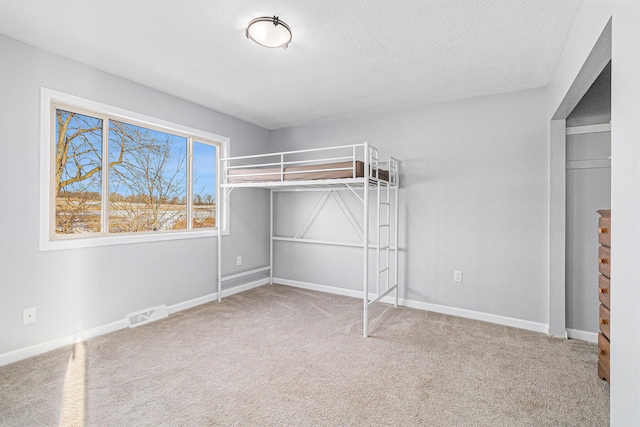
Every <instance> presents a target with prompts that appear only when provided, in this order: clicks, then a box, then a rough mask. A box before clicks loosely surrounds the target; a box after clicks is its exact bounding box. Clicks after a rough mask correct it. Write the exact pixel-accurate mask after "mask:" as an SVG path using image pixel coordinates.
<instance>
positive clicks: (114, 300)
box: [0, 36, 269, 354]
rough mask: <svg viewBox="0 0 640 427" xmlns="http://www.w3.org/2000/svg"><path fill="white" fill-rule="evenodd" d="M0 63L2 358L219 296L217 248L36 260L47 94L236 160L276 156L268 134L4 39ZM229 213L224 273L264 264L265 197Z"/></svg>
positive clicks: (153, 246) (187, 246)
mask: <svg viewBox="0 0 640 427" xmlns="http://www.w3.org/2000/svg"><path fill="white" fill-rule="evenodd" d="M0 57H1V58H2V61H0V93H1V96H0V100H1V101H0V150H1V152H2V168H0V177H1V182H3V185H2V186H0V200H2V204H3V206H2V208H1V216H0V219H1V220H0V259H1V264H2V267H1V268H0V354H2V353H5V352H8V351H11V350H15V349H20V348H24V347H27V346H30V345H34V344H38V343H42V342H45V341H48V340H52V339H56V338H60V337H63V336H66V335H69V334H73V333H76V332H78V331H82V330H87V329H90V328H94V327H98V326H102V325H105V324H108V323H110V322H114V321H117V320H121V319H123V318H124V317H125V315H126V314H127V313H130V312H133V311H137V310H141V309H144V308H147V307H151V306H155V305H159V304H167V305H170V304H176V303H180V302H184V301H188V300H190V299H193V298H197V297H201V296H204V295H207V294H211V293H213V292H215V290H216V274H217V273H216V270H217V268H216V256H217V255H216V253H217V249H216V238H201V239H190V240H176V241H167V242H157V243H140V244H133V245H118V246H107V247H97V248H88V249H78V250H60V251H48V252H39V250H38V232H39V230H38V225H39V213H38V212H39V202H40V195H39V156H40V152H39V150H40V148H39V147H40V88H41V87H47V88H50V89H54V90H58V91H61V92H65V93H69V94H72V95H77V96H80V97H83V98H87V99H90V100H93V101H98V102H102V103H106V104H109V105H113V106H116V107H119V108H124V109H127V110H130V111H134V112H137V113H141V114H146V115H149V116H152V117H156V118H159V119H164V120H169V121H172V122H175V123H179V124H182V125H185V126H190V127H193V128H197V129H202V130H204V131H209V132H213V133H216V134H219V135H224V136H227V137H229V138H231V151H232V154H234V155H241V154H248V153H255V152H265V151H268V149H269V131H268V130H265V129H262V128H259V127H256V126H253V125H250V124H247V123H244V122H242V121H239V120H237V119H234V118H231V117H228V116H225V115H222V114H219V113H217V112H215V111H211V110H208V109H206V108H203V107H200V106H197V105H194V104H191V103H188V102H185V101H183V100H180V99H178V98H175V97H171V96H168V95H166V94H163V93H160V92H157V91H155V90H151V89H149V88H147V87H144V86H141V85H138V84H135V83H132V82H130V81H127V80H123V79H121V78H118V77H115V76H112V75H109V74H106V73H103V72H100V71H97V70H95V69H93V68H90V67H87V66H85V65H82V64H79V63H76V62H73V61H69V60H67V59H64V58H62V57H60V56H57V55H53V54H50V53H47V52H44V51H42V50H39V49H36V48H34V47H31V46H28V45H25V44H23V43H20V42H17V41H15V40H13V39H10V38H7V37H4V36H0ZM231 206H232V209H233V213H232V217H233V221H232V223H231V231H232V234H231V236H230V237H225V238H224V242H225V251H224V259H225V264H224V265H225V266H228V268H225V269H224V270H226V271H225V274H231V273H234V272H237V271H239V270H240V269H246V270H249V269H251V268H256V267H261V266H264V265H267V264H268V262H269V256H268V233H269V232H268V230H269V227H268V216H267V215H268V195H267V194H266V192H264V191H259V190H256V191H247V192H243V193H241V194H240V193H239V194H237V195H234V199H233V200H232V205H231ZM248 206H250V209H247V207H248ZM236 255H242V256H243V266H242V267H236V266H235V256H236ZM27 307H36V308H37V323H35V324H30V325H26V326H23V325H22V310H23V309H24V308H27Z"/></svg>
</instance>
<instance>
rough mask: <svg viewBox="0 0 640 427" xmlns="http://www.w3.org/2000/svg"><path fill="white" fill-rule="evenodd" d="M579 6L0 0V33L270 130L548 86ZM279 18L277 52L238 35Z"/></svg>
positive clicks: (352, 0) (478, 1) (556, 1)
mask: <svg viewBox="0 0 640 427" xmlns="http://www.w3.org/2000/svg"><path fill="white" fill-rule="evenodd" d="M581 3H582V0H451V1H442V0H402V1H386V0H379V1H373V0H349V1H344V0H322V1H318V0H314V1H310V0H273V1H271V2H268V5H267V2H264V1H258V0H233V1H215V0H136V1H131V0H109V1H98V0H28V1H26V0H2V1H1V2H0V33H2V34H5V35H7V36H9V37H12V38H15V39H18V40H21V41H24V42H26V43H29V44H32V45H35V46H37V47H40V48H42V49H45V50H49V51H52V52H55V53H58V54H61V55H63V56H66V57H69V58H72V59H75V60H77V61H80V62H83V63H85V64H89V65H91V66H93V67H96V68H99V69H102V70H104V71H107V72H109V73H112V74H115V75H118V76H122V77H125V78H127V79H130V80H133V81H136V82H140V83H142V84H144V85H147V86H150V87H153V88H156V89H159V90H161V91H164V92H167V93H170V94H172V95H175V96H178V97H181V98H184V99H187V100H190V101H192V102H195V103H197V104H201V105H204V106H206V107H210V108H212V109H214V110H217V111H220V112H223V113H226V114H229V115H231V116H234V117H238V118H240V119H243V120H246V121H248V122H251V123H254V124H257V125H259V126H262V127H265V128H269V129H276V128H281V127H288V126H294V125H299V124H304V123H310V122H315V121H320V120H325V119H329V118H338V117H354V116H358V115H362V114H366V113H371V112H380V111H387V110H393V109H399V108H405V107H413V106H421V105H427V104H433V103H437V102H443V101H450V100H455V99H463V98H471V97H476V96H482V95H487V94H494V93H503V92H510V91H514V90H520V89H528V88H535V87H540V86H544V85H546V84H547V83H548V82H549V80H550V78H551V75H552V73H553V70H554V67H555V64H556V61H557V59H558V57H559V55H560V53H561V51H562V49H563V46H564V43H565V41H566V38H567V36H568V32H569V30H570V27H571V25H572V23H573V20H574V18H575V16H576V14H577V11H578V10H579V7H580V5H581ZM271 15H279V17H280V19H282V20H283V21H285V22H286V23H287V24H289V26H290V27H291V29H292V32H293V41H292V42H291V45H290V47H289V49H286V50H284V49H266V48H263V47H260V46H258V45H257V44H255V43H252V42H251V41H249V40H247V39H246V38H245V36H244V28H245V26H246V24H247V23H248V22H249V21H250V20H251V19H252V18H255V17H258V16H271Z"/></svg>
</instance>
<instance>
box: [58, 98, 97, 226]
mask: <svg viewBox="0 0 640 427" xmlns="http://www.w3.org/2000/svg"><path fill="white" fill-rule="evenodd" d="M101 172H102V120H101V119H98V118H95V117H90V116H86V115H83V114H78V113H72V112H69V111H64V110H56V157H55V174H56V175H55V184H54V185H55V198H56V199H55V200H56V233H61V234H77V233H87V232H99V231H100V224H101V223H100V212H101V199H102V187H101V180H102V173H101Z"/></svg>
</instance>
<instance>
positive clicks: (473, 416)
mask: <svg viewBox="0 0 640 427" xmlns="http://www.w3.org/2000/svg"><path fill="white" fill-rule="evenodd" d="M361 313H362V307H361V301H360V300H358V299H354V298H348V297H342V296H336V295H331V294H324V293H319V292H312V291H306V290H301V289H295V288H289V287H286V286H278V285H273V286H262V287H260V288H257V289H253V290H251V291H247V292H244V293H240V294H236V295H234V296H231V297H228V298H226V299H224V300H223V301H222V302H221V303H217V302H214V303H210V304H205V305H201V306H198V307H196V308H193V309H190V310H185V311H183V312H180V313H176V314H174V315H171V316H170V317H169V318H167V319H164V320H161V321H158V322H154V323H151V324H148V325H145V326H141V327H138V328H134V329H127V330H122V331H118V332H115V333H112V334H109V335H105V336H101V337H98V338H94V339H92V340H89V341H87V342H86V343H78V344H76V345H75V346H69V347H65V348H62V349H58V350H55V351H52V352H49V353H47V354H43V355H40V356H37V357H34V358H31V359H28V360H24V361H20V362H17V363H14V364H11V365H7V366H4V367H0V425H2V426H55V425H74V424H75V425H82V424H85V425H91V426H139V425H140V426H142V425H154V426H157V425H167V426H205V425H212V426H217V425H220V426H245V425H246V426H274V425H282V426H377V425H383V426H606V425H608V424H609V388H608V385H607V384H606V382H603V381H601V380H600V379H599V378H598V376H597V373H596V363H597V357H596V347H595V345H594V344H590V343H586V342H582V341H575V340H562V339H554V338H549V337H547V336H545V335H544V334H540V333H535V332H530V331H524V330H520V329H514V328H508V327H504V326H498V325H493V324H489V323H483V322H479V321H474V320H468V319H462V318H457V317H452V316H446V315H440V314H435V313H431V312H426V311H420V310H414V309H409V308H404V307H399V308H393V307H390V306H387V305H379V306H377V307H376V308H375V309H374V310H373V311H372V318H373V320H372V322H371V337H370V338H368V339H364V338H362V336H361V333H362V324H361Z"/></svg>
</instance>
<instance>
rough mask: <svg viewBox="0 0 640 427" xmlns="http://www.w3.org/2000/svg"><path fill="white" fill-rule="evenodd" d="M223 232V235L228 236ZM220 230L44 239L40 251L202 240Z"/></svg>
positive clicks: (215, 234)
mask: <svg viewBox="0 0 640 427" xmlns="http://www.w3.org/2000/svg"><path fill="white" fill-rule="evenodd" d="M228 234H229V232H228V231H223V232H222V235H223V236H226V235H228ZM216 236H218V230H197V231H184V232H179V231H178V232H164V233H148V234H144V233H142V234H141V233H137V234H122V235H98V236H95V237H80V236H78V237H68V238H62V239H55V240H51V239H42V240H41V241H40V251H55V250H64V249H80V248H93V247H97V246H113V245H130V244H135V243H149V242H164V241H169V240H184V239H200V238H203V237H216Z"/></svg>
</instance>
